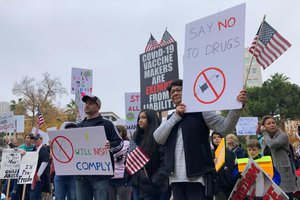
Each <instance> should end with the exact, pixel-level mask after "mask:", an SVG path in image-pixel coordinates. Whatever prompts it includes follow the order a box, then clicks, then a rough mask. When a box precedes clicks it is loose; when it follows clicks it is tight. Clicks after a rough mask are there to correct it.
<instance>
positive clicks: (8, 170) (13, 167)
mask: <svg viewBox="0 0 300 200" xmlns="http://www.w3.org/2000/svg"><path fill="white" fill-rule="evenodd" d="M20 164H21V152H20V151H19V150H17V149H3V152H2V161H1V169H0V179H16V178H17V177H18V172H19V168H20Z"/></svg>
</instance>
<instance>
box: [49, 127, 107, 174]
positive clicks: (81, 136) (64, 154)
mask: <svg viewBox="0 0 300 200" xmlns="http://www.w3.org/2000/svg"><path fill="white" fill-rule="evenodd" d="M49 136H50V139H51V141H52V142H51V144H52V146H53V151H52V152H53V161H54V167H55V172H56V174H57V175H113V169H112V162H111V159H110V153H109V149H106V148H105V147H104V146H105V144H106V135H105V130H104V127H103V126H95V127H88V128H76V129H66V130H57V131H49Z"/></svg>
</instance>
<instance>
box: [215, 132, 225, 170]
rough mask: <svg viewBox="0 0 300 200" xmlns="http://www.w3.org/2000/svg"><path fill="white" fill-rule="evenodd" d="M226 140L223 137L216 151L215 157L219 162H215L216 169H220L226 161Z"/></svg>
mask: <svg viewBox="0 0 300 200" xmlns="http://www.w3.org/2000/svg"><path fill="white" fill-rule="evenodd" d="M225 148H226V147H225V140H224V138H222V140H221V142H220V144H219V146H218V148H217V149H216V151H215V158H216V159H217V163H216V164H215V167H216V171H219V170H220V169H221V167H222V166H223V165H224V163H225Z"/></svg>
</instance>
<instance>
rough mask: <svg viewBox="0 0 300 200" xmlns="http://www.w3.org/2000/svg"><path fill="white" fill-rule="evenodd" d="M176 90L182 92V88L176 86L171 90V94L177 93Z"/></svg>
mask: <svg viewBox="0 0 300 200" xmlns="http://www.w3.org/2000/svg"><path fill="white" fill-rule="evenodd" d="M175 92H178V93H179V92H182V88H176V89H172V90H171V94H175Z"/></svg>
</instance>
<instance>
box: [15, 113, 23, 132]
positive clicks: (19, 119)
mask: <svg viewBox="0 0 300 200" xmlns="http://www.w3.org/2000/svg"><path fill="white" fill-rule="evenodd" d="M15 121H16V123H15V124H16V128H15V129H16V132H17V133H22V132H24V125H25V116H24V115H15Z"/></svg>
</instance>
